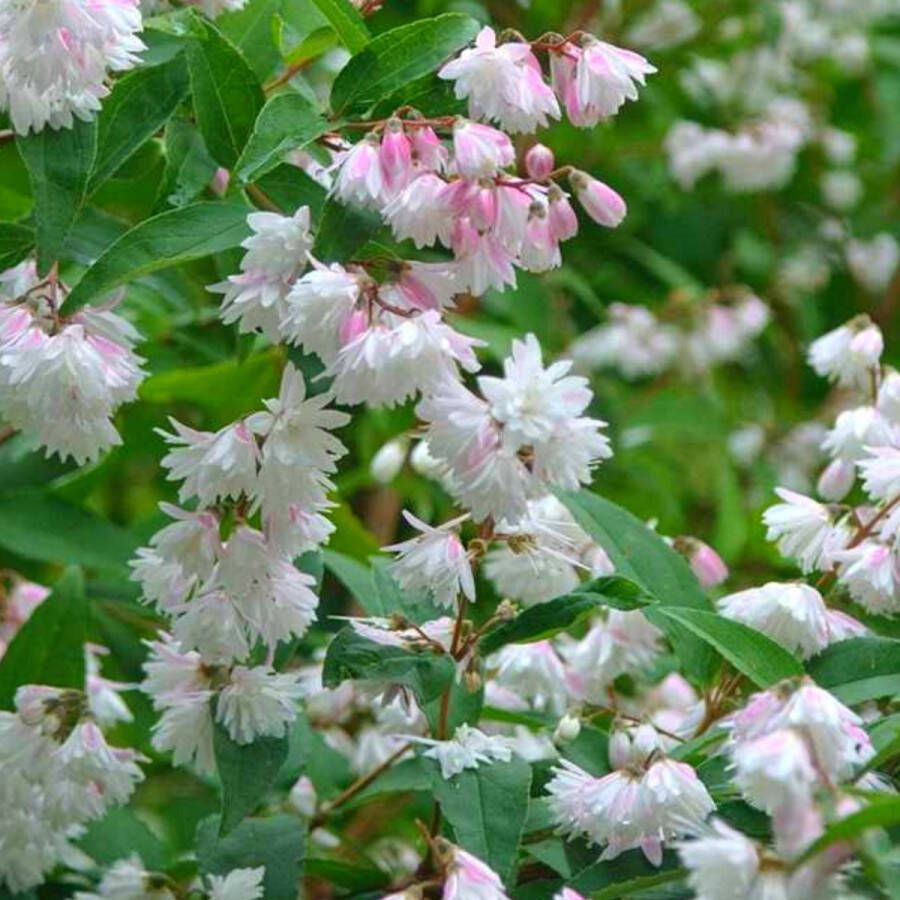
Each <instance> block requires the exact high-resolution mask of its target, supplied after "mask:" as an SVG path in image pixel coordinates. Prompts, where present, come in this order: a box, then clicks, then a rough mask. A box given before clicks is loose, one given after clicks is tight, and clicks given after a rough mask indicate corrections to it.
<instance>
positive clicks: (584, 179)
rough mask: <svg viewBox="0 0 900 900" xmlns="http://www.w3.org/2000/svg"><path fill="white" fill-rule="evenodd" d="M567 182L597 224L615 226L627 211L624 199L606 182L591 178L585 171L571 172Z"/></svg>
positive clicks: (607, 226) (608, 226)
mask: <svg viewBox="0 0 900 900" xmlns="http://www.w3.org/2000/svg"><path fill="white" fill-rule="evenodd" d="M569 183H570V184H571V185H572V187H573V188H574V190H575V195H576V196H577V197H578V202H579V203H580V204H581V205H582V206H583V207H584V211H585V212H586V213H587V214H588V215H589V216H590V217H591V218H592V219H593V220H594V221H595V222H596V223H597V224H598V225H604V226H605V227H606V228H615V227H616V226H618V225H619V224H621V222H622V220H623V219H624V218H625V214H626V213H627V212H628V207H627V206H626V205H625V201H624V200H623V199H622V197H621V196H620V195H619V194H617V193H616V192H615V191H614V190H613V189H612V188H611V187H610V186H609V185H608V184H604V183H603V182H602V181H598V180H597V179H596V178H591V176H590V175H588V174H587V173H585V172H578V171H576V172H573V173H572V175H571V177H570V178H569Z"/></svg>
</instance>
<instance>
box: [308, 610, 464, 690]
mask: <svg viewBox="0 0 900 900" xmlns="http://www.w3.org/2000/svg"><path fill="white" fill-rule="evenodd" d="M453 673H454V666H453V661H452V660H451V659H450V657H449V656H446V655H443V654H436V653H434V651H432V650H423V651H421V652H416V651H413V650H407V649H405V648H404V647H392V646H388V645H385V644H376V643H375V642H374V641H370V640H367V639H366V638H364V637H361V636H360V635H358V634H357V633H356V632H355V631H354V630H353V629H352V628H343V629H341V630H340V631H339V632H338V633H337V635H336V636H335V638H334V640H333V641H332V642H331V643H330V644H329V645H328V652H327V653H326V654H325V666H324V668H323V670H322V684H324V685H325V687H336V686H337V685H339V684H340V683H341V682H342V681H347V680H348V679H359V678H371V679H375V680H377V681H384V682H391V683H393V684H402V685H406V686H407V687H408V688H409V689H410V690H412V691H413V693H415V695H416V696H417V697H418V698H419V702H420V704H424V703H427V702H428V701H429V700H433V699H434V698H435V697H437V696H438V695H439V694H441V693H442V692H443V691H444V690H445V688H447V687H448V686H449V684H450V681H451V680H452V678H453Z"/></svg>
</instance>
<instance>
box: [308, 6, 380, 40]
mask: <svg viewBox="0 0 900 900" xmlns="http://www.w3.org/2000/svg"><path fill="white" fill-rule="evenodd" d="M313 2H314V3H315V4H316V6H318V7H319V9H320V10H321V12H322V14H323V15H324V16H325V18H326V19H328V21H329V22H330V23H331V27H332V28H334V30H335V31H336V32H337V35H338V37H339V38H340V39H341V42H342V43H343V45H344V46H345V47H346V48H347V49H348V50H349V51H350V52H351V53H359V51H360V50H362V48H363V47H365V46H366V44H367V43H368V42H369V29H368V28H366V23H365V22H364V21H363V17H362V16H361V15H360V14H359V12H358V11H357V9H356V7H354V6H353V4H352V3H351V2H350V0H313Z"/></svg>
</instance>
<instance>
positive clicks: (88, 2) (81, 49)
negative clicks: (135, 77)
mask: <svg viewBox="0 0 900 900" xmlns="http://www.w3.org/2000/svg"><path fill="white" fill-rule="evenodd" d="M142 27H143V26H142V21H141V11H140V6H139V4H138V0H3V2H2V3H0V109H4V110H8V111H9V116H10V118H11V119H12V123H13V126H14V127H15V129H16V131H17V132H19V134H27V133H28V132H29V131H35V132H38V131H41V130H42V129H43V128H44V127H46V126H48V125H49V126H50V127H51V128H71V127H72V124H73V122H74V120H75V119H84V120H89V119H91V118H93V116H94V115H95V114H96V112H97V111H98V110H99V109H100V101H101V99H102V98H103V97H104V96H106V94H107V93H108V88H107V86H106V77H107V73H109V72H121V71H123V70H125V69H130V68H131V67H132V66H134V65H135V64H136V63H137V62H138V54H139V53H140V52H141V51H142V50H144V49H145V48H144V44H143V43H142V41H141V40H140V38H139V37H138V36H137V35H138V33H139V32H140V31H141V28H142Z"/></svg>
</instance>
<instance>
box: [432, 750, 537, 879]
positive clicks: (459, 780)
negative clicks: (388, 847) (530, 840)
mask: <svg viewBox="0 0 900 900" xmlns="http://www.w3.org/2000/svg"><path fill="white" fill-rule="evenodd" d="M432 788H433V790H434V796H435V799H436V800H437V801H438V803H440V805H441V812H442V813H443V814H444V817H445V818H446V820H447V821H448V822H449V823H450V825H451V827H452V828H453V834H454V836H455V840H456V843H457V844H459V846H461V847H462V848H463V849H464V850H468V851H469V852H470V853H474V854H475V856H477V857H478V858H479V859H481V860H483V861H484V862H486V863H487V864H488V865H489V866H490V867H491V868H492V869H493V870H494V871H495V872H496V873H497V874H498V875H499V876H500V877H501V878H502V879H503V881H504V882H507V883H508V882H509V881H510V878H511V877H512V875H513V874H514V867H515V864H516V858H517V856H518V851H519V841H520V839H521V837H522V831H523V829H524V827H525V818H526V816H527V815H528V795H529V792H530V790H531V766H529V765H528V763H526V762H525V761H524V760H521V759H518V758H513V759H512V760H510V761H509V762H507V763H500V762H498V763H493V764H491V765H481V766H479V767H478V768H477V769H467V770H466V771H464V772H460V774H459V775H455V776H454V777H453V778H449V779H444V778H443V777H442V776H441V773H440V769H439V768H438V766H437V765H435V766H434V776H433V781H432Z"/></svg>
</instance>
